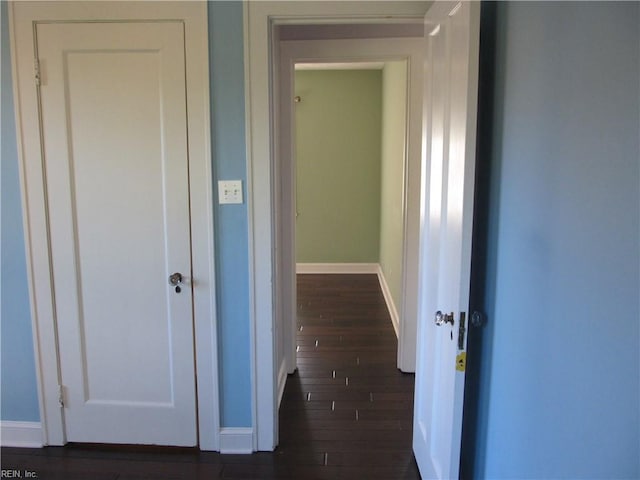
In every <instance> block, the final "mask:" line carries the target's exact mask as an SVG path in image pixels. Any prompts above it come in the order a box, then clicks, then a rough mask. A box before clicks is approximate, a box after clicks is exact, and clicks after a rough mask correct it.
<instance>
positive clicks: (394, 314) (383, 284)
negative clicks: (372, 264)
mask: <svg viewBox="0 0 640 480" xmlns="http://www.w3.org/2000/svg"><path fill="white" fill-rule="evenodd" d="M377 267H378V270H377V272H376V273H377V274H378V281H379V282H380V289H381V290H382V295H383V296H384V301H385V302H386V304H387V310H389V316H390V317H391V323H392V325H393V329H394V330H395V332H396V338H400V315H398V309H397V308H396V304H395V302H394V301H393V296H392V295H391V289H390V288H389V284H388V283H387V279H386V278H385V276H384V271H383V270H382V265H377Z"/></svg>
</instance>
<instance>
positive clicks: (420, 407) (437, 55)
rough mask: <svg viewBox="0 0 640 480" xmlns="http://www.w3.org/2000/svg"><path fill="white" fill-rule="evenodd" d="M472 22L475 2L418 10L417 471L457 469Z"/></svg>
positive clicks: (473, 95)
mask: <svg viewBox="0 0 640 480" xmlns="http://www.w3.org/2000/svg"><path fill="white" fill-rule="evenodd" d="M479 25H480V3H479V2H463V3H455V2H451V3H449V2H442V3H440V2H436V4H435V5H434V6H433V7H432V8H431V9H430V10H429V11H428V12H427V15H426V16H425V34H426V48H427V61H426V63H425V65H426V72H425V75H426V91H425V140H426V145H425V147H426V148H425V152H426V153H425V168H424V169H423V172H424V173H423V183H422V192H423V199H422V215H421V218H422V225H421V238H420V251H421V255H420V256H421V258H420V262H421V266H420V272H421V273H420V305H419V320H418V351H417V365H416V387H415V407H414V424H413V449H414V454H415V457H416V460H417V462H418V466H419V468H420V473H421V475H422V477H423V478H446V479H450V478H451V479H452V478H458V476H459V463H460V441H461V431H462V407H463V397H464V377H465V368H464V367H465V355H466V353H465V352H466V335H465V332H464V331H462V332H461V331H460V326H461V323H464V325H463V327H464V328H465V329H466V328H467V323H468V322H467V321H466V318H468V316H469V315H468V314H467V312H468V307H469V281H470V271H471V230H472V217H473V190H474V172H475V152H476V150H475V149H476V116H477V89H478V53H479V51H478V46H479ZM437 311H441V312H442V315H440V316H439V318H438V323H440V325H436V323H435V318H434V317H435V312H437ZM465 317H466V318H465ZM452 322H453V323H452ZM461 333H462V335H461Z"/></svg>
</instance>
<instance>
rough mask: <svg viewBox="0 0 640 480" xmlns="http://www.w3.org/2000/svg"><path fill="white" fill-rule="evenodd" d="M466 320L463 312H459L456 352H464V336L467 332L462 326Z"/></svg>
mask: <svg viewBox="0 0 640 480" xmlns="http://www.w3.org/2000/svg"><path fill="white" fill-rule="evenodd" d="M466 319H467V314H466V313H465V312H460V325H459V327H458V350H464V334H465V332H466V331H467V329H466V328H465V326H464V325H465V321H466Z"/></svg>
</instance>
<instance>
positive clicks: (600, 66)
mask: <svg viewBox="0 0 640 480" xmlns="http://www.w3.org/2000/svg"><path fill="white" fill-rule="evenodd" d="M638 5H639V4H638V3H636V2H634V3H626V4H614V3H605V4H591V3H581V2H579V3H570V4H556V3H554V2H549V3H542V4H540V3H536V4H531V3H519V2H515V3H499V4H498V5H497V45H496V47H497V48H496V55H497V57H496V68H495V77H496V91H495V103H494V112H495V118H494V126H493V127H494V139H493V152H494V153H493V158H492V165H491V168H492V172H491V185H492V190H491V195H490V224H489V242H488V243H489V256H488V274H487V278H486V280H487V298H486V305H487V310H488V318H489V322H490V323H489V324H488V325H487V330H486V332H485V338H489V339H490V340H489V342H487V345H486V347H487V348H485V351H484V357H483V359H482V364H483V371H482V375H481V379H482V387H481V395H480V431H479V434H478V439H477V445H478V447H479V451H478V454H477V465H476V475H477V477H478V478H638V477H640V465H639V458H640V443H639V436H638V435H639V424H640V418H639V410H640V396H639V384H638V382H639V364H640V357H639V346H638V344H639V319H640V311H639V306H638V302H639V292H640V281H639V271H638V269H639V263H640V258H639V248H640V247H639V246H640V238H639V230H640V226H639V216H640V211H639V210H640V198H639V189H640V179H639V166H640V165H639V163H640V157H639V155H640V150H639V145H638V142H639V136H640V125H639V115H640V110H639V101H640V100H639V98H640V84H639V80H640V79H639V72H640V65H639V63H638V62H639V53H640V52H639V49H640V35H639V29H640V17H639V9H638Z"/></svg>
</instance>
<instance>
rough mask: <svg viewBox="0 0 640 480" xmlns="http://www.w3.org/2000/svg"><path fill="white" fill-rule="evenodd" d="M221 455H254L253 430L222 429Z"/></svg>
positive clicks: (244, 428)
mask: <svg viewBox="0 0 640 480" xmlns="http://www.w3.org/2000/svg"><path fill="white" fill-rule="evenodd" d="M220 453H253V429H252V428H250V427H223V428H221V429H220Z"/></svg>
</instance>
